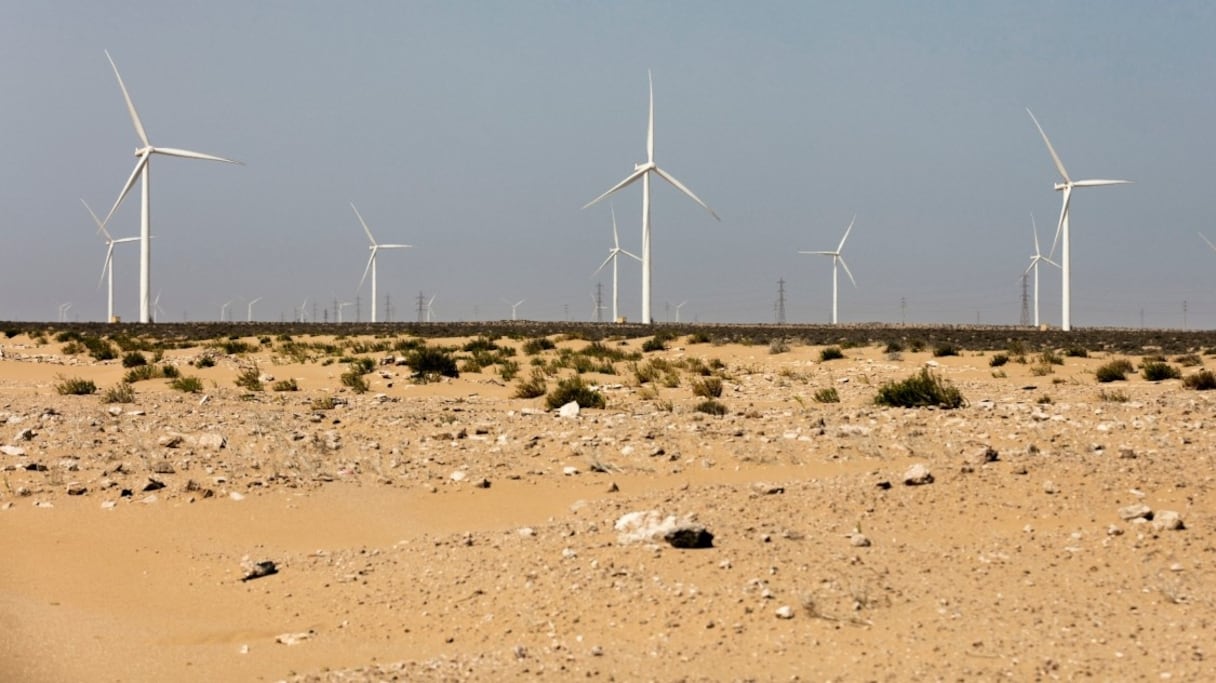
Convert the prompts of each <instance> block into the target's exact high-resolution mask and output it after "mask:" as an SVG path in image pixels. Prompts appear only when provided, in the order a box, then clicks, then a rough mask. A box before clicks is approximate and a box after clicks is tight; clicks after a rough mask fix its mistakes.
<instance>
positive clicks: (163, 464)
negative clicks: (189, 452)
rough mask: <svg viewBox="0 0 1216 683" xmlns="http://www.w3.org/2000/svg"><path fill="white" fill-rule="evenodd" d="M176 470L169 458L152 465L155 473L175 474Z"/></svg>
mask: <svg viewBox="0 0 1216 683" xmlns="http://www.w3.org/2000/svg"><path fill="white" fill-rule="evenodd" d="M176 471H177V470H175V469H173V463H171V462H169V461H168V460H161V461H159V462H156V463H155V464H153V465H152V472H153V473H155V474H173V473H175V472H176Z"/></svg>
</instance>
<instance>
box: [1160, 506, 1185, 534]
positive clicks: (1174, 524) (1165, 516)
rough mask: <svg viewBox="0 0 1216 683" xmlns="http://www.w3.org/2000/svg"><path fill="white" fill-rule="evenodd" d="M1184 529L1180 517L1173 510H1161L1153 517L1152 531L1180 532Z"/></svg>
mask: <svg viewBox="0 0 1216 683" xmlns="http://www.w3.org/2000/svg"><path fill="white" fill-rule="evenodd" d="M1185 528H1186V525H1185V524H1183V523H1182V516H1181V515H1179V514H1178V513H1177V512H1175V511H1173V510H1162V511H1160V512H1158V513H1157V514H1155V515H1153V529H1155V530H1157V531H1181V530H1182V529H1185Z"/></svg>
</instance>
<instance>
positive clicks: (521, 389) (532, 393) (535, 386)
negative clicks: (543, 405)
mask: <svg viewBox="0 0 1216 683" xmlns="http://www.w3.org/2000/svg"><path fill="white" fill-rule="evenodd" d="M548 390H549V384H548V382H546V381H545V371H544V370H541V369H540V368H532V375H531V376H530V377H528V378H527V379H521V380H519V382H518V383H517V384H516V385H515V393H514V394H513V396H514V397H515V398H536V397H537V396H544V395H545V392H546V391H548Z"/></svg>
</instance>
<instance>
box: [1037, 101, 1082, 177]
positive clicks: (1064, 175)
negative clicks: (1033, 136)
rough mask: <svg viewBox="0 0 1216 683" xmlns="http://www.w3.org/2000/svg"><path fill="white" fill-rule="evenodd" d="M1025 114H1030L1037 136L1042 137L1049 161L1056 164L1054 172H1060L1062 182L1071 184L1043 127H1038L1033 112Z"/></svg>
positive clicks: (1062, 163)
mask: <svg viewBox="0 0 1216 683" xmlns="http://www.w3.org/2000/svg"><path fill="white" fill-rule="evenodd" d="M1026 113H1027V114H1030V120H1031V121H1034V127H1035V128H1038V129H1039V135H1042V136H1043V142H1046V143H1047V151H1048V152H1050V153H1051V160H1052V161H1054V162H1056V170H1057V171H1059V172H1060V176H1061V177H1063V178H1064V182H1066V183H1071V182H1072V179H1071V178H1069V177H1068V171H1066V170H1064V162H1063V161H1060V155H1059V154H1056V148H1055V147H1052V146H1051V140H1048V139H1047V133H1045V132H1043V127H1042V126H1040V125H1039V120H1038V119H1036V118H1035V117H1034V112H1032V111H1030V109H1029V108H1027V109H1026Z"/></svg>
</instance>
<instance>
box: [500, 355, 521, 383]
mask: <svg viewBox="0 0 1216 683" xmlns="http://www.w3.org/2000/svg"><path fill="white" fill-rule="evenodd" d="M518 374H519V363H516V362H515V361H513V360H504V361H502V362H501V363H499V364H498V376H499V377H501V378H502V380H503V381H504V382H510V381H511V380H513V379H515V376H516V375H518Z"/></svg>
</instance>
